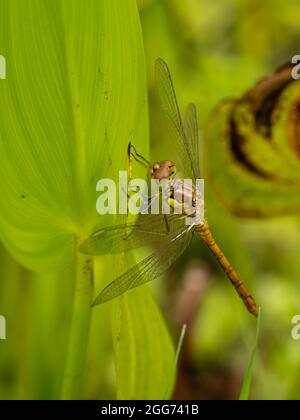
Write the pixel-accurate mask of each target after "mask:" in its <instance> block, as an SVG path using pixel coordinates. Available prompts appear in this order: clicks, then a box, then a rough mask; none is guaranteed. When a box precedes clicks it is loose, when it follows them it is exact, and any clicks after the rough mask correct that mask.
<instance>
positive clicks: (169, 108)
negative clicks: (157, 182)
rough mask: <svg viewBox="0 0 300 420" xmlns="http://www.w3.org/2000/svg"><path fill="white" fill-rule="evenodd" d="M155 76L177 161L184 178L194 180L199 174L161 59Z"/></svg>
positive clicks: (169, 77) (165, 65)
mask: <svg viewBox="0 0 300 420" xmlns="http://www.w3.org/2000/svg"><path fill="white" fill-rule="evenodd" d="M155 74H156V83H157V89H158V94H159V98H160V101H161V106H162V109H163V112H164V114H165V117H166V119H167V122H168V126H169V129H170V131H171V134H172V138H174V140H175V145H176V149H177V152H178V153H177V154H178V159H179V161H180V163H181V165H182V167H183V170H184V176H185V177H190V178H191V179H196V178H197V177H198V176H199V174H198V173H195V171H194V168H193V165H192V162H193V155H192V154H191V150H190V147H189V145H188V140H187V138H186V134H185V131H184V126H183V123H182V119H181V115H180V111H179V107H178V102H177V99H176V94H175V90H174V85H173V82H172V78H171V74H170V71H169V68H168V66H167V64H166V63H165V62H164V61H163V60H162V59H161V58H158V59H157V60H156V62H155Z"/></svg>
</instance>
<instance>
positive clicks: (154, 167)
mask: <svg viewBox="0 0 300 420" xmlns="http://www.w3.org/2000/svg"><path fill="white" fill-rule="evenodd" d="M158 169H159V163H154V165H153V170H154V171H157V170H158Z"/></svg>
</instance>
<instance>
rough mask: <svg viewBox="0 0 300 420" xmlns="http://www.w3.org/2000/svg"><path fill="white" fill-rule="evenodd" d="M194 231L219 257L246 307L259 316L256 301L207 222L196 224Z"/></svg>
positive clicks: (221, 264)
mask: <svg viewBox="0 0 300 420" xmlns="http://www.w3.org/2000/svg"><path fill="white" fill-rule="evenodd" d="M194 232H195V233H196V234H198V236H200V238H201V239H202V240H203V241H204V242H205V243H206V245H207V246H208V247H209V249H210V250H211V251H212V253H213V254H214V255H215V257H216V258H217V260H218V262H219V264H220V266H221V267H222V269H223V270H224V271H225V273H226V274H227V277H228V278H229V280H230V281H231V283H232V285H233V287H234V288H235V290H236V292H237V293H238V295H239V296H240V298H241V299H242V300H243V302H244V304H245V306H246V308H247V309H248V311H249V312H250V313H251V314H252V315H254V316H255V317H257V313H258V312H257V306H256V302H255V300H254V299H253V297H252V296H251V294H250V293H249V291H248V290H247V288H246V287H245V285H244V283H243V282H242V280H241V279H240V277H239V276H238V274H237V273H236V271H235V270H234V268H233V267H232V265H231V264H230V263H229V261H228V259H227V258H226V256H225V255H224V253H223V252H222V250H221V248H220V247H219V245H218V244H217V243H216V241H215V239H214V237H213V235H212V233H211V231H210V229H209V226H208V223H207V222H204V223H202V224H199V225H196V226H195V227H194Z"/></svg>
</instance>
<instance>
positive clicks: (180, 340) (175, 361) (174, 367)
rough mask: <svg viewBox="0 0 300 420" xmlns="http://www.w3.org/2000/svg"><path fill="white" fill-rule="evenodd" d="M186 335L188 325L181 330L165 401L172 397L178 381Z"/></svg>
mask: <svg viewBox="0 0 300 420" xmlns="http://www.w3.org/2000/svg"><path fill="white" fill-rule="evenodd" d="M185 333H186V324H183V326H182V328H181V333H180V337H179V340H178V344H177V348H176V352H175V358H174V362H173V366H172V370H171V371H170V373H169V376H168V382H167V388H166V392H165V398H164V399H165V400H167V399H168V398H170V395H172V390H173V386H174V383H175V380H176V369H177V366H178V361H179V356H180V352H181V349H182V345H183V340H184V337H185Z"/></svg>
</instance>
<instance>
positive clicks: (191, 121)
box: [183, 104, 200, 178]
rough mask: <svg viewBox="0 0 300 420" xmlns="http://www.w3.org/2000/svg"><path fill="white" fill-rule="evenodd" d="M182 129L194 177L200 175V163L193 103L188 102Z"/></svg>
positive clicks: (195, 111) (196, 122)
mask: <svg viewBox="0 0 300 420" xmlns="http://www.w3.org/2000/svg"><path fill="white" fill-rule="evenodd" d="M183 125H184V131H185V136H186V140H187V142H186V147H187V148H188V150H189V152H188V153H189V156H191V164H192V167H193V172H194V174H195V178H199V177H200V164H199V158H200V156H199V128H198V120H197V108H196V106H195V104H189V105H188V107H187V110H186V114H185V118H184V123H183Z"/></svg>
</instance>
